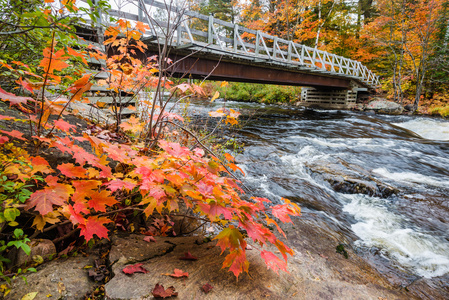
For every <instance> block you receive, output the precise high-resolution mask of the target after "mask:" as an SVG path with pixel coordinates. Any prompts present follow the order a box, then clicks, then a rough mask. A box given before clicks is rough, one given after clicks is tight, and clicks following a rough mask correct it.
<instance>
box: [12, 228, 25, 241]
mask: <svg viewBox="0 0 449 300" xmlns="http://www.w3.org/2000/svg"><path fill="white" fill-rule="evenodd" d="M22 236H23V230H22V229H20V228H16V229H15V230H14V237H15V238H16V239H20V238H21V237H22Z"/></svg>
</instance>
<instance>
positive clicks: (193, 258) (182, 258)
mask: <svg viewBox="0 0 449 300" xmlns="http://www.w3.org/2000/svg"><path fill="white" fill-rule="evenodd" d="M179 259H181V260H198V258H197V257H195V256H193V255H192V254H191V253H190V252H186V253H184V256H182V257H180V258H179Z"/></svg>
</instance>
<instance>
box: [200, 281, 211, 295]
mask: <svg viewBox="0 0 449 300" xmlns="http://www.w3.org/2000/svg"><path fill="white" fill-rule="evenodd" d="M213 288H214V287H213V286H211V285H210V284H209V283H206V284H205V285H203V286H202V287H201V289H202V290H203V292H205V293H206V294H207V293H209V292H210V291H211V290H212V289H213Z"/></svg>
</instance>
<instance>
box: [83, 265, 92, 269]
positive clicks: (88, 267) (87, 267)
mask: <svg viewBox="0 0 449 300" xmlns="http://www.w3.org/2000/svg"><path fill="white" fill-rule="evenodd" d="M91 268H93V267H92V266H89V265H87V266H84V267H83V269H91Z"/></svg>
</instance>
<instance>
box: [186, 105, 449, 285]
mask: <svg viewBox="0 0 449 300" xmlns="http://www.w3.org/2000/svg"><path fill="white" fill-rule="evenodd" d="M223 104H224V102H220V101H217V102H216V103H212V104H211V103H208V104H201V105H200V104H198V103H197V104H196V105H195V106H194V108H195V111H196V112H197V115H205V114H206V113H207V111H210V110H213V109H217V108H218V107H220V106H222V105H223ZM226 107H228V108H233V109H236V110H239V111H240V112H241V113H242V115H241V120H240V122H241V124H242V125H243V127H242V128H241V129H239V130H237V131H236V132H234V134H235V135H236V138H237V140H238V141H239V142H240V143H243V144H244V151H243V152H242V153H241V154H239V155H238V156H237V161H238V163H239V166H240V167H241V168H242V169H243V170H244V171H245V173H246V176H245V177H244V178H242V179H243V181H244V183H245V185H247V186H248V187H250V188H251V189H252V190H253V193H254V194H256V195H258V196H265V197H267V198H269V199H271V200H272V201H279V199H280V198H281V197H285V198H288V199H290V200H293V201H296V202H297V203H298V204H299V205H300V206H301V209H302V213H303V217H304V218H307V216H308V215H310V216H312V215H313V216H314V217H313V218H314V220H312V218H310V219H311V221H313V222H316V223H317V224H319V225H317V226H322V227H325V232H326V233H327V234H329V235H332V236H335V237H337V238H338V240H339V241H340V242H341V243H342V244H344V245H345V246H347V247H351V248H353V249H354V250H355V252H356V253H357V254H358V255H359V256H361V257H363V258H364V259H365V260H367V261H369V263H370V264H372V265H373V266H375V267H376V268H377V269H378V270H379V271H380V272H381V273H382V274H384V275H385V276H386V277H389V278H391V280H393V281H394V280H396V281H397V280H399V281H400V283H399V284H402V285H405V286H406V285H407V284H408V283H410V282H412V281H414V280H416V279H418V278H427V279H432V278H443V279H444V278H446V279H445V282H446V284H447V278H448V273H449V234H448V233H449V221H448V220H449V201H448V195H449V122H446V121H444V120H441V119H433V118H427V117H415V116H387V115H375V114H369V113H356V112H350V111H336V110H335V111H329V110H327V111H324V110H310V109H304V108H286V107H282V106H268V105H267V106H265V105H263V104H262V105H261V104H252V103H249V104H248V103H237V102H226ZM228 134H230V133H228ZM316 218H318V219H320V221H319V222H318V221H317V220H316ZM398 278H399V279H398ZM446 284H445V285H446Z"/></svg>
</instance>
